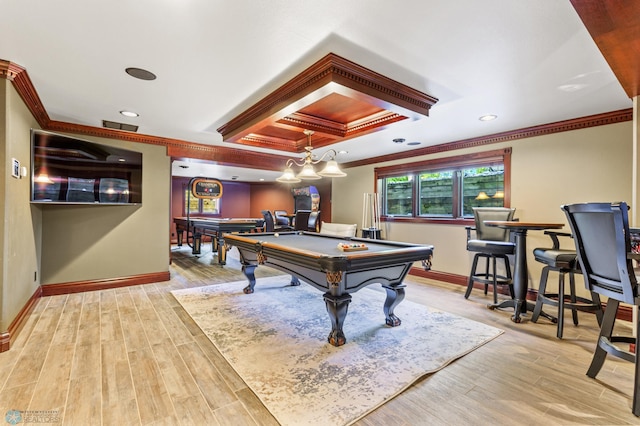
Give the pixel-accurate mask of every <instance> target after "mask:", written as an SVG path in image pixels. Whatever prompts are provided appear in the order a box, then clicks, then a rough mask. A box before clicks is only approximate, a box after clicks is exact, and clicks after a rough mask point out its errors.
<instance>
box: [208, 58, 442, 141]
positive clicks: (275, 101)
mask: <svg viewBox="0 0 640 426" xmlns="http://www.w3.org/2000/svg"><path fill="white" fill-rule="evenodd" d="M329 83H332V86H330V85H329ZM338 87H339V89H338ZM334 92H335V93H339V94H340V96H341V97H346V98H350V99H354V100H357V101H359V102H361V103H365V104H366V105H368V106H371V107H375V108H373V109H374V110H375V111H374V112H371V113H370V114H368V115H364V116H363V115H358V116H352V117H351V118H350V119H348V120H346V121H343V120H340V119H338V118H337V117H336V116H335V114H334V113H335V109H340V108H344V107H345V106H344V104H336V105H331V106H329V105H324V106H322V107H320V108H319V109H315V110H314V111H313V113H306V112H304V110H305V109H307V108H309V107H311V108H312V109H313V107H312V106H313V105H314V104H316V103H319V102H320V101H321V100H322V101H323V102H328V101H327V99H329V98H330V96H327V95H328V94H329V93H334ZM437 101H438V99H437V98H435V97H433V96H430V95H428V94H426V93H423V92H420V91H418V90H416V89H413V88H411V87H409V86H406V85H404V84H402V83H400V82H398V81H395V80H392V79H390V78H388V77H385V76H384V75H382V74H379V73H377V72H375V71H372V70H370V69H368V68H365V67H363V66H361V65H358V64H356V63H354V62H351V61H349V60H347V59H345V58H342V57H340V56H338V55H336V54H334V53H329V54H327V55H325V56H324V57H323V58H321V59H320V60H318V61H317V62H315V63H314V64H312V65H311V66H309V67H308V68H306V69H305V70H303V71H302V72H300V73H299V74H298V75H296V76H295V77H293V78H292V79H291V80H289V81H287V82H286V83H284V84H283V85H282V86H280V87H279V88H278V89H276V90H274V91H273V92H271V93H270V94H268V95H267V96H265V97H264V98H262V99H261V100H259V101H258V102H257V103H255V104H254V105H252V106H251V107H249V108H248V109H246V110H245V111H243V112H242V113H240V114H239V115H237V116H236V117H234V118H233V119H231V120H230V121H229V122H227V123H225V124H223V125H222V126H220V127H219V128H218V129H217V130H218V133H220V134H221V135H222V139H223V140H224V141H225V142H234V143H240V144H244V145H251V146H262V147H265V146H268V147H270V148H272V149H278V150H281V151H289V152H298V153H300V152H303V151H304V146H305V143H304V139H297V138H298V137H299V136H300V135H302V131H303V130H304V129H308V130H313V131H314V132H315V133H316V135H315V137H314V144H313V145H314V146H315V147H316V148H318V147H323V146H327V145H330V144H332V143H335V142H338V141H340V140H344V139H350V138H353V137H356V136H359V135H362V134H366V133H370V132H373V131H376V130H378V129H380V128H383V127H385V126H388V125H389V124H391V123H394V122H397V121H401V120H404V119H407V118H410V117H411V118H414V119H415V118H420V117H422V116H428V115H429V110H430V108H431V106H433V105H434V104H435V103H436V102H437ZM292 105H297V107H296V108H297V110H296V111H289V109H290V108H291V106H292ZM316 106H318V105H316ZM343 112H344V111H343ZM347 115H349V114H347ZM273 127H280V128H282V129H286V130H287V132H282V131H280V132H273ZM287 134H290V135H289V136H286V135H287ZM294 135H297V136H294Z"/></svg>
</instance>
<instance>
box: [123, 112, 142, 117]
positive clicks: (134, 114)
mask: <svg viewBox="0 0 640 426" xmlns="http://www.w3.org/2000/svg"><path fill="white" fill-rule="evenodd" d="M120 114H122V115H124V116H125V117H138V116H139V115H140V114H138V113H137V112H133V111H120Z"/></svg>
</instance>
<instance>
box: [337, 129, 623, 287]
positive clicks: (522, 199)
mask: <svg viewBox="0 0 640 426" xmlns="http://www.w3.org/2000/svg"><path fill="white" fill-rule="evenodd" d="M503 147H512V148H513V151H512V157H511V159H512V163H511V164H512V171H511V206H512V207H515V208H516V209H517V210H516V217H518V218H519V219H520V220H521V221H543V222H562V223H565V229H564V230H565V231H567V232H570V231H569V229H568V225H566V224H567V221H566V219H565V217H564V215H563V213H562V211H561V210H560V206H561V205H562V204H566V203H575V202H587V201H627V202H631V194H632V152H633V141H632V122H630V121H629V122H625V123H618V124H611V125H606V126H598V127H591V128H588V129H582V130H574V131H569V132H562V133H556V134H552V135H547V136H540V137H533V138H527V139H520V140H516V141H512V142H509V143H502V144H495V145H488V146H486V147H484V148H480V149H477V148H476V149H468V150H460V151H451V152H446V153H440V154H438V155H433V156H422V157H416V158H415V159H408V160H404V161H402V163H404V162H408V161H419V160H424V159H427V158H437V157H447V156H454V155H461V154H465V153H470V152H478V151H483V150H493V149H498V148H503ZM394 163H395V164H398V163H400V162H398V161H396V162H387V163H380V164H377V165H375V166H378V167H380V166H382V165H385V166H387V165H391V164H394ZM375 166H373V165H369V166H362V167H357V168H351V169H347V170H346V172H347V173H348V174H349V177H348V178H347V179H341V180H337V179H334V185H333V217H334V221H335V222H344V223H358V226H359V227H360V226H361V222H362V198H363V194H364V193H365V192H373V190H374V179H373V169H374V167H375ZM338 182H339V184H337V183H338ZM382 228H383V236H384V237H385V238H387V239H390V240H397V241H406V242H413V243H425V244H433V245H434V246H435V254H434V261H433V269H434V270H436V271H441V272H446V273H451V274H458V275H463V276H464V275H467V274H468V273H469V270H470V268H471V261H472V255H470V254H469V253H468V252H467V251H466V245H465V242H466V232H465V229H464V226H462V225H437V224H415V223H413V224H403V223H384V222H383V224H382ZM549 241H550V240H549V238H548V237H547V236H545V235H544V234H543V233H542V232H538V231H531V232H529V237H528V239H527V242H528V248H529V250H528V254H529V258H528V260H529V262H528V263H529V266H530V268H529V274H530V277H531V279H532V283H533V287H534V288H537V286H538V280H539V276H540V271H541V266H540V264H539V263H538V262H535V260H533V255H532V249H533V248H535V247H541V246H549ZM566 243H567V245H566V247H567V248H569V247H572V244H573V243H572V241H571V240H568V239H567V241H566ZM580 285H581V284H579V286H580Z"/></svg>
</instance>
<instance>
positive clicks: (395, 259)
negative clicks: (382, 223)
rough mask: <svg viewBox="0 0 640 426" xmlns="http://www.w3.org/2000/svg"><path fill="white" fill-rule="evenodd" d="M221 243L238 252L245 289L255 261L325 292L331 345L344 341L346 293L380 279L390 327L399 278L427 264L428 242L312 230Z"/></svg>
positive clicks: (252, 284)
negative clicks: (419, 264)
mask: <svg viewBox="0 0 640 426" xmlns="http://www.w3.org/2000/svg"><path fill="white" fill-rule="evenodd" d="M225 241H226V243H227V244H229V245H230V246H235V247H237V248H238V251H239V252H240V261H241V263H242V270H243V272H244V274H245V276H246V277H247V279H248V280H249V285H247V286H246V287H245V288H244V290H243V291H244V292H245V293H247V294H250V293H253V292H254V288H255V284H256V278H255V274H254V271H255V269H256V267H258V265H267V266H271V267H273V268H277V269H279V270H281V271H284V272H287V273H289V274H291V276H292V280H291V284H292V285H299V284H300V280H302V281H304V282H306V283H308V284H309V285H311V286H313V287H315V288H316V289H318V290H320V291H322V292H324V295H323V297H324V300H325V304H326V307H327V313H328V314H329V319H330V320H331V333H329V337H328V341H329V343H330V344H332V345H334V346H341V345H343V344H345V342H346V338H345V335H344V332H343V330H342V326H343V324H344V320H345V318H346V316H347V309H348V306H349V303H350V302H351V294H350V293H354V292H356V291H358V290H360V289H361V288H363V287H365V286H367V285H369V284H373V283H380V284H381V285H382V287H384V288H385V290H386V292H387V297H386V299H385V302H384V306H383V312H384V314H385V317H386V318H385V322H386V324H387V325H389V326H391V327H395V326H398V325H400V323H401V321H400V318H398V317H397V316H396V315H395V314H394V313H393V311H394V309H395V307H396V306H397V305H398V304H399V303H400V302H401V301H402V300H403V299H404V288H405V284H403V283H402V281H403V279H404V277H405V276H406V275H407V273H408V272H409V269H410V268H411V266H412V265H413V263H414V262H417V261H422V264H423V266H424V267H425V268H426V269H428V268H430V266H431V257H432V255H433V246H431V245H418V244H408V243H400V242H394V241H383V240H371V239H363V238H348V237H347V238H345V237H335V236H329V235H322V234H318V233H315V232H300V231H296V232H286V233H285V232H281V233H279V234H278V233H254V234H233V235H226V236H225ZM339 243H347V244H365V246H366V249H360V250H358V251H342V250H340V249H339V248H338V244H339Z"/></svg>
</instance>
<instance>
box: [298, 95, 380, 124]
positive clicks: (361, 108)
mask: <svg viewBox="0 0 640 426" xmlns="http://www.w3.org/2000/svg"><path fill="white" fill-rule="evenodd" d="M382 111H384V109H383V108H380V107H378V106H376V105H372V104H369V103H367V102H363V101H360V100H357V99H353V98H349V97H347V96H344V95H341V94H338V93H332V94H330V95H329V96H326V97H324V98H322V99H320V100H319V101H317V102H314V103H313V104H311V105H309V106H308V107H306V108H302V109H301V110H300V112H301V113H302V114H306V115H310V116H313V117H320V118H324V119H328V120H330V121H334V122H336V123H342V124H346V123H351V122H354V121H356V120H361V119H363V118H365V117H368V116H370V115H373V114H378V113H380V112H382Z"/></svg>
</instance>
